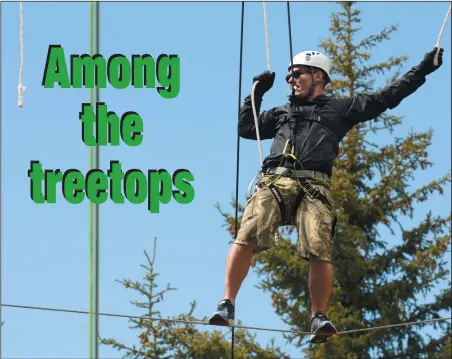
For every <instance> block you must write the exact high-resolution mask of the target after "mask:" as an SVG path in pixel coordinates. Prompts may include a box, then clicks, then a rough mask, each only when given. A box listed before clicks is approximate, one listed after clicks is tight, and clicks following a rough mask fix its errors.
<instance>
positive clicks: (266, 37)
mask: <svg viewBox="0 0 452 359" xmlns="http://www.w3.org/2000/svg"><path fill="white" fill-rule="evenodd" d="M263 7H264V29H265V50H266V54H267V70H268V71H271V67H270V45H269V41H268V21H267V3H266V2H265V1H263ZM258 82H259V81H256V82H255V83H254V84H253V88H252V89H251V106H252V108H253V114H254V125H255V127H256V137H257V146H258V149H259V155H260V160H261V166H262V163H263V162H264V155H263V154H262V145H261V138H260V135H259V122H258V117H257V111H256V104H255V101H254V90H255V89H256V85H257V83H258Z"/></svg>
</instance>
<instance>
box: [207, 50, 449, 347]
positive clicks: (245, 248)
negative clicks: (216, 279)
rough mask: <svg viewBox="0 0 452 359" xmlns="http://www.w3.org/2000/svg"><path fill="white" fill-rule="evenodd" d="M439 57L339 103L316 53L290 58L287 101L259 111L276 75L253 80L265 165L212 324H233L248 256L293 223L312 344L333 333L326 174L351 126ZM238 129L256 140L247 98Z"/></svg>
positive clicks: (387, 104) (387, 103)
mask: <svg viewBox="0 0 452 359" xmlns="http://www.w3.org/2000/svg"><path fill="white" fill-rule="evenodd" d="M435 54H437V56H438V58H437V63H436V64H435V62H434V57H435ZM442 54H443V49H439V51H438V49H437V48H436V47H435V48H434V49H433V50H432V51H431V52H429V53H427V54H426V55H425V57H424V59H423V60H422V61H421V62H420V63H419V65H417V66H415V67H413V68H411V69H410V71H408V72H407V73H406V74H405V75H404V76H402V77H401V78H400V79H398V80H396V81H394V82H393V83H391V84H389V85H388V86H386V87H385V88H384V89H382V90H381V91H378V92H375V93H369V94H356V95H354V96H352V97H348V98H341V99H339V98H332V97H329V96H327V95H325V86H327V85H328V84H329V83H330V82H331V76H330V62H329V59H328V57H326V56H325V55H323V54H321V53H319V52H317V51H305V52H301V53H299V54H297V55H296V56H294V57H293V60H292V63H291V64H290V65H289V69H288V72H289V74H288V75H287V76H286V81H287V82H288V83H289V84H290V86H291V88H292V89H293V93H292V96H290V98H289V102H288V103H286V104H284V105H282V106H279V107H275V108H271V109H269V110H267V111H263V112H262V113H260V114H259V112H260V105H261V103H262V98H263V96H264V94H265V93H266V92H267V91H268V90H270V88H271V87H272V86H273V83H274V80H275V73H274V72H269V71H266V72H264V73H262V74H260V75H258V76H256V77H254V79H253V81H254V82H256V81H258V83H257V85H256V88H255V91H254V101H255V108H256V113H257V114H259V116H258V119H257V121H258V123H259V128H258V132H259V133H260V139H272V138H273V139H274V140H273V143H272V146H271V149H270V155H269V156H268V157H267V158H265V160H264V161H263V165H262V170H261V174H262V178H261V179H260V181H259V182H258V185H257V188H258V189H257V191H256V192H255V193H254V194H253V195H252V196H251V198H249V199H248V202H247V203H246V206H245V209H244V213H243V217H242V223H241V226H240V230H239V232H238V234H237V237H236V239H235V241H234V244H233V246H232V248H231V249H230V252H229V255H228V259H227V264H226V278H225V293H224V299H223V300H221V301H220V302H219V304H218V307H217V311H216V312H215V313H214V314H213V315H212V316H211V317H210V319H209V323H210V324H214V325H228V324H231V323H232V322H233V320H234V305H235V299H236V296H237V294H238V291H239V289H240V286H241V285H242V282H243V280H244V279H245V277H246V275H247V273H248V270H249V267H250V264H251V258H252V255H253V253H256V252H259V251H263V250H266V249H269V248H270V247H271V246H272V239H273V238H274V237H275V235H276V234H277V230H278V227H279V226H280V225H295V226H296V227H297V230H298V248H297V249H298V251H299V254H300V256H301V257H302V258H303V259H305V260H306V261H308V262H309V290H310V296H311V315H312V317H311V321H310V325H311V338H310V340H311V343H322V342H325V341H326V340H327V338H328V336H330V335H333V334H335V333H336V328H335V326H334V325H333V324H332V323H331V321H330V320H329V319H328V318H327V316H326V314H325V312H326V308H327V302H328V299H329V296H330V293H331V291H332V265H331V260H332V255H331V247H332V246H331V242H332V240H333V238H334V234H335V226H336V216H335V214H334V212H333V208H332V205H331V189H330V177H331V176H332V169H333V161H334V160H335V159H336V157H337V156H338V147H339V144H340V142H341V140H342V139H343V138H344V137H345V135H346V134H347V132H348V131H350V130H351V129H352V128H353V127H354V126H355V125H357V124H359V123H362V122H365V121H368V120H372V119H375V118H377V117H378V116H379V115H381V114H382V113H383V112H385V111H386V110H387V109H394V108H395V107H397V106H398V105H399V104H400V103H401V101H402V100H403V99H404V98H406V97H408V96H410V95H411V94H413V93H414V92H415V91H416V90H417V89H418V88H419V87H420V86H422V85H423V84H424V83H425V81H426V76H427V75H429V74H431V73H432V72H434V71H436V70H437V69H438V68H439V67H440V66H441V65H442ZM238 132H239V136H240V137H242V138H245V139H252V140H257V139H258V137H257V134H256V127H255V122H254V117H253V110H252V99H251V95H249V96H247V97H246V98H245V100H244V104H243V105H242V107H241V108H240V114H239V123H238Z"/></svg>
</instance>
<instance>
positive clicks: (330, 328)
mask: <svg viewBox="0 0 452 359" xmlns="http://www.w3.org/2000/svg"><path fill="white" fill-rule="evenodd" d="M311 333H313V334H311V339H310V340H311V343H325V342H326V341H327V339H328V337H329V336H331V335H334V334H336V333H337V330H336V327H335V326H334V325H333V323H331V322H330V320H329V319H328V318H327V317H326V316H325V315H324V314H322V313H318V312H317V313H315V316H313V317H312V318H311Z"/></svg>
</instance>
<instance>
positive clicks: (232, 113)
mask: <svg viewBox="0 0 452 359" xmlns="http://www.w3.org/2000/svg"><path fill="white" fill-rule="evenodd" d="M267 5H268V24H269V44H270V56H271V67H272V70H274V71H276V80H275V85H274V87H273V89H271V91H270V92H269V93H268V94H267V95H266V97H265V100H264V103H263V108H269V107H271V106H275V105H278V104H280V103H281V102H283V101H284V100H285V96H286V95H287V94H288V91H289V90H288V88H287V86H286V84H285V83H284V76H285V71H286V69H287V64H288V62H289V44H288V30H287V12H286V11H287V10H286V3H268V4H267ZM338 8H339V7H338V5H337V4H335V3H330V2H322V3H320V2H316V3H292V4H291V22H292V38H293V51H294V53H297V52H299V51H302V50H305V49H317V48H318V44H319V41H320V40H321V39H324V38H325V36H327V35H328V28H329V25H330V23H329V21H330V15H331V12H332V11H335V10H337V9H338ZM357 8H359V9H360V10H361V11H362V14H361V15H362V23H361V28H362V30H361V31H360V32H359V34H358V35H357V36H359V37H363V36H366V35H370V34H373V33H376V32H378V31H380V30H381V29H382V28H383V27H386V26H390V25H392V24H398V25H399V30H398V31H397V32H396V33H395V34H393V36H392V39H391V40H390V41H386V42H384V43H383V44H381V45H379V46H378V48H377V50H375V51H374V54H373V57H372V59H371V61H372V62H373V63H377V62H379V61H384V60H385V59H386V58H388V57H389V56H398V55H407V56H408V57H409V60H408V61H407V63H406V64H405V65H404V66H403V68H402V71H408V70H409V69H410V68H411V66H413V65H416V64H417V63H418V62H419V61H420V60H422V58H423V56H424V54H425V53H426V52H427V51H430V50H431V49H432V48H433V46H434V45H435V43H436V39H437V36H438V34H439V31H440V29H441V25H442V23H443V20H444V16H445V15H446V12H447V9H448V3H440V2H436V3H405V2H399V3H388V2H386V3H360V4H358V6H357ZM24 11H25V15H24V16H25V71H24V85H25V86H26V88H27V89H26V91H25V97H24V107H23V108H18V107H17V85H18V78H19V64H20V47H19V3H3V4H2V17H1V36H2V37H1V44H2V45H1V46H2V48H1V50H2V68H1V71H2V82H1V89H2V92H1V94H2V98H1V100H2V108H1V111H2V113H1V115H2V138H1V143H2V156H3V157H2V166H3V168H2V201H3V202H2V216H3V217H2V258H1V265H2V278H1V285H2V302H3V303H7V304H23V305H32V306H44V307H57V308H69V309H78V310H87V309H88V303H89V301H88V290H89V285H88V278H89V273H88V258H89V256H88V253H89V252H88V250H89V245H88V244H89V242H88V239H89V237H88V234H89V231H88V229H89V228H88V223H89V222H88V220H89V210H88V208H89V207H88V202H87V201H86V200H85V201H84V202H83V203H82V204H80V205H71V204H69V203H67V202H65V200H64V198H63V197H62V196H61V195H59V197H58V201H57V204H53V205H51V204H47V205H35V204H34V203H33V202H32V201H31V200H30V197H29V179H28V177H27V171H28V168H29V164H30V161H32V160H40V161H41V163H42V164H43V167H44V168H46V169H56V168H59V169H61V170H62V171H65V170H67V169H70V168H76V169H79V170H80V171H81V172H82V173H86V172H87V171H88V170H89V149H88V148H87V147H86V146H85V145H84V144H83V143H82V141H81V127H80V122H79V120H78V113H79V111H80V110H81V104H82V103H83V102H87V101H89V90H88V89H59V88H55V89H44V88H43V87H41V80H42V75H43V71H44V67H45V61H46V54H47V49H48V46H49V45H51V44H60V45H61V46H63V48H64V49H65V52H66V54H67V56H69V54H83V53H89V4H88V3H25V6H24ZM240 11H241V4H240V3H238V2H235V3H234V2H232V3H183V4H182V3H166V4H165V3H133V4H125V3H105V4H102V5H101V35H100V45H101V53H102V54H103V55H104V56H105V57H109V56H111V55H113V54H115V53H121V54H124V55H126V56H127V57H130V56H131V55H132V54H145V53H148V54H151V55H153V56H154V57H157V56H158V55H159V54H162V53H166V54H168V53H172V54H177V55H179V57H180V58H181V91H180V94H179V96H178V97H177V98H175V99H171V100H167V99H163V98H161V97H160V96H159V94H158V93H157V92H156V90H155V89H147V90H146V89H132V88H128V89H125V90H116V89H113V88H107V89H102V90H101V95H100V96H101V100H102V101H105V102H106V103H107V105H108V106H109V109H111V110H112V111H115V112H116V113H117V114H122V113H124V112H126V111H136V112H138V113H139V114H140V115H141V117H142V118H143V120H144V132H143V134H144V140H143V143H142V145H141V146H139V147H127V146H125V145H122V146H119V147H115V148H111V147H109V148H102V149H101V155H100V156H101V168H102V169H103V170H105V171H106V170H107V169H108V167H109V161H110V160H119V161H120V162H121V163H122V166H123V169H124V170H128V169H131V168H137V169H141V170H143V171H147V170H149V169H156V170H157V169H166V170H167V171H168V172H170V173H173V172H175V171H176V170H178V169H180V168H185V169H188V170H189V171H191V173H192V174H193V175H194V178H195V181H194V187H195V191H196V197H195V199H194V201H193V202H192V203H191V204H189V205H180V204H178V203H176V202H175V201H171V202H170V203H169V204H167V205H163V206H162V207H161V212H160V213H159V214H150V213H149V212H148V211H147V210H146V205H145V204H143V205H131V204H124V205H114V204H112V203H111V202H107V203H106V204H104V205H102V206H101V208H100V246H101V255H100V278H101V284H100V310H101V311H102V312H111V313H122V314H140V313H141V312H140V311H138V310H137V309H136V308H135V307H134V306H133V305H131V304H130V301H131V300H135V299H138V298H137V297H136V296H135V295H134V293H133V292H132V291H129V290H125V289H123V287H122V286H121V285H120V284H119V283H117V282H116V280H117V279H123V278H130V279H133V280H137V279H141V278H142V276H143V275H144V271H143V270H142V268H141V267H140V265H141V264H143V263H144V261H145V257H144V254H143V250H147V251H149V252H151V251H152V247H153V239H154V237H158V247H157V260H156V269H157V271H158V272H159V273H160V276H159V281H158V283H159V284H160V285H162V286H163V287H164V286H166V284H167V283H168V282H170V283H171V284H172V286H174V287H177V288H178V290H177V291H175V292H170V293H169V294H168V295H167V296H166V299H165V300H164V302H163V303H162V304H161V305H160V307H159V309H160V310H161V312H162V316H163V317H167V316H172V315H178V314H179V313H182V312H185V311H187V310H188V309H189V303H190V301H192V300H196V301H197V302H198V309H197V310H196V312H195V316H196V317H203V316H205V315H210V314H211V313H212V311H213V310H214V309H215V306H216V303H217V302H218V300H219V299H221V298H222V295H223V282H224V268H225V260H226V256H227V253H228V248H229V244H228V242H229V240H230V237H229V236H228V234H227V233H226V232H225V231H224V230H223V229H222V227H221V226H222V224H223V221H222V217H221V216H220V214H219V213H218V212H217V210H216V209H215V208H214V205H215V203H216V202H219V203H220V204H221V205H222V206H223V208H224V209H228V210H231V207H230V206H229V202H230V200H231V198H232V196H233V195H234V193H235V176H236V173H235V171H236V138H237V137H236V136H237V135H236V128H237V127H236V126H237V125H236V123H237V122H236V121H237V118H236V117H237V99H238V97H237V96H238V74H239V46H240V43H239V41H240V18H241V13H240ZM377 19H378V21H377ZM450 26H451V25H450V19H449V23H448V24H447V27H446V30H445V32H444V35H443V37H442V39H441V46H442V47H443V48H444V49H445V52H444V64H443V67H442V68H441V69H440V70H439V71H438V72H436V73H434V74H433V75H431V76H430V77H429V78H428V81H427V83H426V84H425V85H424V86H423V87H422V88H421V89H419V90H418V91H417V92H416V93H415V94H414V95H413V96H411V97H410V98H408V99H406V100H404V101H403V102H402V104H401V105H400V106H399V107H398V108H397V109H395V110H392V111H388V113H390V114H397V115H403V116H404V120H403V125H402V126H400V128H399V129H398V130H397V132H396V133H395V136H402V135H406V134H408V133H409V132H410V131H426V130H428V129H429V128H432V129H433V130H434V136H433V144H432V146H431V147H430V149H429V154H430V156H431V157H430V159H431V161H432V162H433V163H434V166H433V168H432V169H430V170H429V171H427V172H424V173H420V176H419V177H416V178H415V179H414V181H413V186H419V185H422V184H425V183H428V182H429V181H430V180H433V179H436V178H438V177H440V176H442V175H444V174H445V173H447V172H448V171H449V170H450V163H451V139H450V138H451V137H450V133H451V127H450V126H451V121H450V119H451V106H450V98H451V82H450V79H451V62H450V58H451V56H450V55H451V46H450V45H451V38H450V29H451V27H450ZM266 67H267V64H266V52H265V35H264V25H263V9H262V4H260V3H247V4H246V6H245V36H244V53H243V90H242V95H243V96H242V97H244V96H246V95H247V94H248V93H249V91H250V90H251V85H252V77H253V76H254V75H256V74H258V73H260V72H262V71H265V70H266ZM383 84H384V78H383V77H382V78H376V85H377V86H381V85H383ZM391 140H392V139H391V138H390V137H384V138H379V141H380V143H388V142H390V141H391ZM269 145H270V142H269V141H265V142H264V143H263V150H264V155H266V154H268V149H269ZM240 150H241V153H240V184H239V191H240V192H239V193H240V200H241V201H242V202H243V201H244V198H245V191H246V187H247V185H248V183H249V182H250V181H251V179H252V178H253V177H254V175H255V174H256V172H257V171H258V169H259V152H258V148H257V144H256V142H254V141H247V140H242V141H241V144H240ZM450 195H451V193H450V186H449V187H447V191H446V193H445V194H444V197H438V196H436V197H434V198H433V199H431V200H430V201H429V202H428V203H424V204H422V205H420V206H419V208H418V212H417V213H416V217H415V218H414V219H413V221H408V220H407V223H410V222H412V223H416V222H418V221H419V220H421V219H422V218H423V215H424V214H425V213H426V212H427V210H429V209H432V210H433V211H434V213H435V214H439V215H445V214H447V213H449V212H450ZM385 239H386V240H388V241H389V242H391V241H392V240H393V239H392V238H390V237H387V238H385ZM395 239H396V240H397V238H395ZM449 268H450V265H449ZM257 283H258V282H257V278H256V276H255V274H254V273H253V272H250V274H249V275H248V277H247V279H246V280H245V282H244V285H243V288H242V290H241V292H240V294H239V297H238V298H237V309H236V310H237V319H239V320H242V321H243V323H244V324H246V325H250V326H262V327H273V328H286V327H285V325H284V324H283V323H282V322H281V320H280V319H279V318H278V317H277V316H276V315H275V314H274V313H273V308H272V307H271V300H270V298H269V297H268V296H267V295H265V294H263V293H262V292H260V291H258V290H257V289H256V288H255V284H257ZM444 286H445V285H443V286H441V287H438V288H437V289H441V288H443V287H444ZM2 318H3V320H4V321H5V322H6V325H5V326H4V327H3V330H2V344H3V345H2V354H3V356H4V357H8V358H13V357H73V358H75V357H87V356H88V316H83V315H77V314H64V313H54V312H45V311H30V310H24V309H11V308H2ZM202 329H206V328H202ZM306 329H308V328H306ZM223 330H224V329H223ZM100 332H101V336H103V337H114V338H115V339H117V340H119V341H122V342H125V343H128V344H130V343H134V342H135V338H136V336H135V333H134V332H133V331H131V330H129V329H128V323H127V320H126V319H120V318H101V319H100ZM272 336H274V337H275V338H276V339H277V344H279V345H281V346H283V347H284V348H285V350H286V351H287V352H288V353H290V354H291V355H292V356H293V357H294V358H295V357H301V355H300V354H299V353H298V355H297V351H296V350H295V349H293V348H292V347H291V346H288V345H286V344H285V341H284V339H282V337H281V336H280V335H279V334H278V333H276V334H274V333H268V332H258V333H257V338H258V340H259V341H260V342H261V343H262V344H264V345H265V343H267V342H268V340H269V338H271V337H272ZM24 343H26V345H24ZM100 355H101V357H110V358H113V357H116V358H118V357H120V356H121V355H120V353H117V352H116V351H114V350H112V349H110V348H107V347H103V346H101V348H100Z"/></svg>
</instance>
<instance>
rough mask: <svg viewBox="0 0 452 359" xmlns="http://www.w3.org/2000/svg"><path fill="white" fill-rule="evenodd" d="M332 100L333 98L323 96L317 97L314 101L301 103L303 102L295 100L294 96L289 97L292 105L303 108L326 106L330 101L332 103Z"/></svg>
mask: <svg viewBox="0 0 452 359" xmlns="http://www.w3.org/2000/svg"><path fill="white" fill-rule="evenodd" d="M330 100H331V97H330V96H327V95H325V94H323V95H319V96H317V97H315V98H313V99H312V100H310V101H306V100H305V101H301V100H299V99H297V98H295V97H294V96H293V95H290V96H289V103H290V104H293V105H295V106H296V105H301V106H310V105H315V104H319V105H324V104H326V103H327V102H328V101H330Z"/></svg>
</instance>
